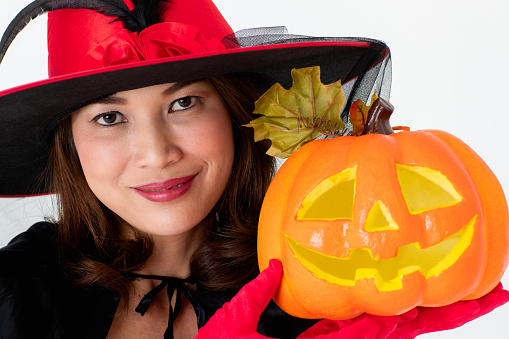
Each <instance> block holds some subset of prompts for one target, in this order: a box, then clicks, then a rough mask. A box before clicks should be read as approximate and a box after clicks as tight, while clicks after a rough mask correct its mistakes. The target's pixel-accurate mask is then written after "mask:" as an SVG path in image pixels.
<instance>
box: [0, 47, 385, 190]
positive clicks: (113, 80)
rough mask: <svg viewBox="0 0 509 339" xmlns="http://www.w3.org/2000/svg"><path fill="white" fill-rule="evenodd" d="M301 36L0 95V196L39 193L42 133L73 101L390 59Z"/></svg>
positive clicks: (340, 73) (348, 70)
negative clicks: (217, 77) (238, 76)
mask: <svg viewBox="0 0 509 339" xmlns="http://www.w3.org/2000/svg"><path fill="white" fill-rule="evenodd" d="M304 40H305V41H301V42H294V43H285V44H271V45H264V46H254V47H244V48H237V49H230V50H224V51H217V52H208V53H203V54H198V55H196V54H194V55H183V56H179V57H171V58H165V59H156V60H147V61H140V62H136V63H130V64H125V65H119V66H113V67H108V68H103V69H99V70H94V71H87V72H80V73H74V74H70V75H65V76H60V77H55V78H51V79H47V80H43V81H38V82H35V83H31V84H28V85H23V86H19V87H15V88H12V89H9V90H5V91H3V92H0V126H2V137H1V139H0V159H1V166H0V196H26V195H31V194H40V193H45V192H46V191H45V188H44V187H42V186H41V185H38V177H39V176H40V174H41V173H42V172H43V170H44V168H45V166H46V163H47V160H48V154H49V147H48V145H47V142H46V138H47V134H48V131H49V130H51V128H52V127H53V125H55V124H56V121H55V118H56V117H57V116H58V115H59V113H61V112H64V111H69V109H71V108H72V107H75V106H76V105H77V104H80V103H84V102H87V101H89V100H91V99H94V98H99V97H101V96H104V95H105V94H112V93H116V92H120V91H126V90H131V89H136V88H142V87H146V86H151V85H156V84H162V83H170V82H179V81H189V80H197V79H204V78H207V77H210V76H214V75H219V74H228V73H244V74H246V75H247V76H249V77H250V78H251V79H252V80H253V81H254V83H255V84H256V85H257V86H258V88H259V89H260V91H265V90H266V89H268V88H269V87H270V86H272V85H273V84H274V83H276V82H279V83H280V84H281V85H283V86H284V87H285V88H289V87H291V84H292V78H291V74H290V71H291V69H293V68H302V67H310V66H320V67H321V80H322V82H323V83H326V84H327V83H331V82H334V81H337V80H341V81H342V83H345V82H348V81H350V80H352V79H355V78H357V77H359V76H360V75H362V74H364V73H365V72H366V71H367V70H368V69H369V68H371V67H373V66H374V65H377V64H380V63H381V62H382V61H383V60H384V59H386V58H388V56H389V49H388V47H387V46H386V45H385V44H384V43H382V42H380V41H377V40H370V39H353V38H346V39H341V40H340V39H335V40H332V39H331V40H323V39H321V40H320V41H312V39H307V40H306V39H304ZM368 94H369V93H368ZM364 99H366V98H364Z"/></svg>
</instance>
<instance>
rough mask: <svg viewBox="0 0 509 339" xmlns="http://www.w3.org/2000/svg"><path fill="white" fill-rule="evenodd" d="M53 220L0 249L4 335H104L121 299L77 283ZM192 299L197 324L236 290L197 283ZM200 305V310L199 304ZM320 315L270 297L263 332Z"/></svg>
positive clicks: (296, 326) (29, 338) (285, 331)
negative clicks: (302, 313) (289, 308)
mask: <svg viewBox="0 0 509 339" xmlns="http://www.w3.org/2000/svg"><path fill="white" fill-rule="evenodd" d="M55 235H56V234H55V230H54V225H52V224H49V223H43V222H41V223H37V224H35V225H34V226H32V227H31V228H30V229H29V230H28V231H26V232H24V233H22V234H20V235H18V236H17V237H15V238H14V239H13V240H12V241H11V242H10V243H9V244H8V245H7V246H6V247H4V248H2V249H0V267H1V269H0V324H1V325H0V338H2V339H3V338H5V339H18V338H19V339H21V338H26V339H35V338H37V339H39V338H41V339H42V338H52V339H53V338H55V339H56V338H62V339H64V338H65V339H67V338H69V339H79V338H105V337H106V335H107V334H108V331H109V328H110V325H111V322H112V321H113V316H114V314H115V311H116V309H117V305H118V302H119V298H118V297H117V296H116V295H115V294H114V293H113V292H111V291H108V290H106V289H104V288H101V287H99V286H94V285H92V286H89V287H87V288H83V287H78V286H75V285H73V284H71V283H70V282H69V281H68V280H66V278H65V275H64V274H63V272H62V270H61V269H60V266H59V260H58V249H57V244H56V237H55ZM197 291H198V292H197V294H196V295H194V297H193V303H195V305H196V308H198V309H199V310H198V311H199V312H202V314H203V316H198V317H197V318H198V327H202V326H203V325H204V324H205V323H206V321H208V320H209V319H210V317H211V316H212V315H213V314H214V312H215V311H216V310H217V309H218V308H220V307H221V306H222V305H223V303H225V302H227V301H229V300H230V299H231V298H232V297H233V296H234V295H235V294H236V291H230V292H224V293H223V292H221V293H216V292H207V291H205V290H204V289H203V288H200V286H197ZM196 308H195V309H196ZM315 322H316V321H315V320H304V319H297V318H294V317H291V316H289V315H287V314H285V313H284V312H283V311H281V309H279V308H278V307H277V306H276V304H274V303H273V302H271V303H270V304H269V306H268V307H267V309H266V310H265V312H264V313H263V315H262V317H261V318H260V323H259V324H258V331H259V332H260V333H262V334H264V335H267V336H269V337H274V338H292V337H296V336H297V335H298V334H299V333H301V332H302V331H304V330H305V329H307V328H308V327H310V326H311V325H313V324H314V323H315Z"/></svg>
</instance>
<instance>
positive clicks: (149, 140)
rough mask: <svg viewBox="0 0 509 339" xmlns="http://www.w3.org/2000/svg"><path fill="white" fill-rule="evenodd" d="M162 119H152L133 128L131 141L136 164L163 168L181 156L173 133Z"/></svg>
mask: <svg viewBox="0 0 509 339" xmlns="http://www.w3.org/2000/svg"><path fill="white" fill-rule="evenodd" d="M162 120H163V121H159V120H157V119H153V120H150V121H147V122H144V123H143V124H139V125H138V126H136V128H135V129H134V131H133V133H132V141H131V142H132V148H133V157H134V163H135V165H136V166H138V167H153V168H164V167H165V166H167V165H169V164H171V163H174V162H177V161H179V160H180V158H181V157H182V150H181V149H180V147H179V146H178V143H177V142H176V136H175V133H173V132H172V129H171V126H169V125H168V122H167V121H164V119H162Z"/></svg>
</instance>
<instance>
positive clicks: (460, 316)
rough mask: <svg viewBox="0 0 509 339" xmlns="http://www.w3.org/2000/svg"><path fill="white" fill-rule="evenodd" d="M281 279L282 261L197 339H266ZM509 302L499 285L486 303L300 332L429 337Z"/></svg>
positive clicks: (322, 324) (329, 337) (330, 338)
mask: <svg viewBox="0 0 509 339" xmlns="http://www.w3.org/2000/svg"><path fill="white" fill-rule="evenodd" d="M282 274H283V269H282V265H281V263H280V262H279V261H278V260H271V261H270V263H269V267H268V268H267V269H266V270H264V271H263V272H261V273H260V275H259V276H258V277H257V278H256V279H254V280H253V281H251V282H250V283H249V284H247V285H246V286H244V287H243V288H242V289H241V290H240V291H239V292H238V293H237V295H236V296H235V297H234V298H233V299H232V300H231V301H230V302H229V303H225V304H224V305H223V307H222V308H221V309H219V310H218V311H217V312H216V314H214V316H213V317H212V318H211V319H210V321H209V322H208V323H207V324H206V325H205V326H203V327H202V328H201V329H200V330H199V332H198V335H197V336H196V337H195V339H218V338H225V339H231V338H235V339H237V338H238V339H265V338H267V337H265V336H263V335H261V334H259V333H257V332H256V327H257V325H258V321H259V318H260V315H261V314H262V312H263V310H264V309H265V308H266V307H267V305H268V303H269V301H270V300H271V298H272V296H273V295H274V293H275V292H276V290H277V288H278V287H279V282H280V280H281V276H282ZM507 301H509V292H508V291H505V290H503V289H502V285H501V284H499V285H498V286H497V287H496V288H495V289H493V291H491V292H490V293H488V294H487V295H485V296H484V297H482V298H479V299H477V300H469V301H458V302H456V303H454V304H451V305H448V306H443V307H417V308H414V309H412V310H410V311H408V312H406V313H403V314H401V315H397V316H389V317H383V316H375V315H371V314H363V315H360V316H358V317H356V318H353V319H348V320H322V321H319V322H318V323H316V324H315V325H314V326H312V327H311V328H309V329H308V330H307V331H305V332H303V333H301V334H300V335H299V336H298V338H301V339H305V338H308V339H311V338H316V339H334V338H337V339H339V338H341V339H348V338H354V339H375V338H376V339H409V338H414V337H415V336H417V335H419V334H423V333H428V332H435V331H442V330H447V329H452V328H455V327H459V326H461V325H463V324H465V323H467V322H469V321H471V320H474V319H476V318H478V317H480V316H482V315H484V314H486V313H489V312H491V311H492V310H493V309H495V308H497V307H499V306H501V305H503V304H505V303H506V302H507Z"/></svg>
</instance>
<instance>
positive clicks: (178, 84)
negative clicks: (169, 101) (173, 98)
mask: <svg viewBox="0 0 509 339" xmlns="http://www.w3.org/2000/svg"><path fill="white" fill-rule="evenodd" d="M200 81H201V80H192V81H182V82H175V83H172V84H171V85H170V87H168V88H167V89H166V90H165V91H164V92H163V93H162V94H163V95H171V94H174V93H176V92H178V91H180V90H181V89H183V88H185V87H187V86H190V85H192V84H195V83H197V82H200Z"/></svg>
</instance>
